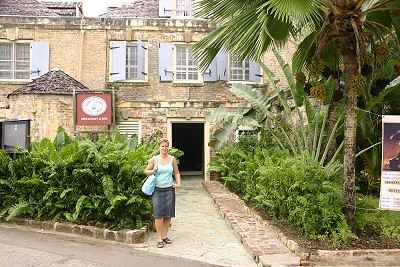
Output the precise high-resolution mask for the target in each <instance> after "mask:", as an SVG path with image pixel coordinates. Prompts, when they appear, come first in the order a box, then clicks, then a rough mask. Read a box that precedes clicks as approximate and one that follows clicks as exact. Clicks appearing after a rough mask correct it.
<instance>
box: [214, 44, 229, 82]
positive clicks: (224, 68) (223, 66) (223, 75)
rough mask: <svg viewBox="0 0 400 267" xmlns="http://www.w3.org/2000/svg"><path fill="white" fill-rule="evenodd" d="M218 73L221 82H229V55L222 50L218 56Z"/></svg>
mask: <svg viewBox="0 0 400 267" xmlns="http://www.w3.org/2000/svg"><path fill="white" fill-rule="evenodd" d="M216 58H217V72H218V80H219V81H227V80H228V54H227V53H226V52H225V51H224V50H220V51H219V52H218V54H217V57H216Z"/></svg>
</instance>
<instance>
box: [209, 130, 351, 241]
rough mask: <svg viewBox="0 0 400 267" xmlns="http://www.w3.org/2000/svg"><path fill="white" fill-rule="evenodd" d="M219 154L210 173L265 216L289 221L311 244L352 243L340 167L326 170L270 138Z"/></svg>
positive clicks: (247, 138)
mask: <svg viewBox="0 0 400 267" xmlns="http://www.w3.org/2000/svg"><path fill="white" fill-rule="evenodd" d="M216 154H217V156H218V157H216V158H213V159H212V161H211V166H210V170H211V171H216V172H218V173H220V174H221V176H220V177H221V179H222V180H223V181H224V183H225V185H226V186H227V187H228V188H230V189H231V190H233V191H235V192H238V194H239V195H241V196H242V197H243V198H244V199H245V200H246V201H248V202H250V203H251V204H252V205H254V206H255V207H256V208H257V209H258V210H260V211H261V212H263V213H267V214H269V215H272V216H274V217H275V218H286V219H288V220H289V221H291V222H292V223H293V224H295V225H297V226H298V227H299V229H300V230H301V232H303V233H304V234H305V235H306V236H308V237H309V238H311V239H326V240H327V241H332V242H334V243H336V244H340V243H342V244H343V243H346V242H348V241H349V240H350V239H351V237H352V234H351V232H350V230H349V228H348V226H347V223H346V219H345V217H344V215H343V213H342V211H341V205H342V201H341V193H340V171H341V165H340V164H338V163H335V164H331V165H330V166H329V167H323V166H321V165H320V164H319V163H318V162H317V161H315V160H313V159H308V160H304V157H302V156H301V155H297V156H294V155H293V154H291V153H290V152H289V151H288V150H282V149H281V148H280V147H279V146H278V144H277V143H276V142H275V140H274V139H272V138H271V137H270V135H258V136H257V135H242V136H241V137H240V139H239V142H238V143H235V144H231V145H229V146H225V147H224V148H223V149H221V150H218V151H217V152H216Z"/></svg>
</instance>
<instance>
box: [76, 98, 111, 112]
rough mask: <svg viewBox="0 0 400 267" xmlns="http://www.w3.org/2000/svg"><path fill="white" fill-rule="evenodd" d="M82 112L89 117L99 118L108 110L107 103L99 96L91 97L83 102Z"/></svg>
mask: <svg viewBox="0 0 400 267" xmlns="http://www.w3.org/2000/svg"><path fill="white" fill-rule="evenodd" d="M81 107H82V111H83V112H84V113H85V114H86V115H89V116H99V115H101V114H103V113H104V112H105V111H106V110H107V103H106V101H105V100H104V99H103V98H101V97H98V96H90V97H88V98H86V99H85V100H83V102H82V106H81Z"/></svg>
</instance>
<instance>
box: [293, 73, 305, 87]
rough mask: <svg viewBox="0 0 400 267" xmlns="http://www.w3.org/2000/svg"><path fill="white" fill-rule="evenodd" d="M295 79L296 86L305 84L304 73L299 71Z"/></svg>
mask: <svg viewBox="0 0 400 267" xmlns="http://www.w3.org/2000/svg"><path fill="white" fill-rule="evenodd" d="M295 79H296V83H297V84H305V83H306V75H304V73H303V72H301V71H299V72H298V73H296V76H295Z"/></svg>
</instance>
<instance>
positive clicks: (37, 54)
mask: <svg viewBox="0 0 400 267" xmlns="http://www.w3.org/2000/svg"><path fill="white" fill-rule="evenodd" d="M49 46H50V45H49V42H32V43H31V62H30V73H31V79H36V78H38V77H39V76H42V75H43V74H45V73H47V72H48V71H49V62H50V56H49V52H50V50H49Z"/></svg>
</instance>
